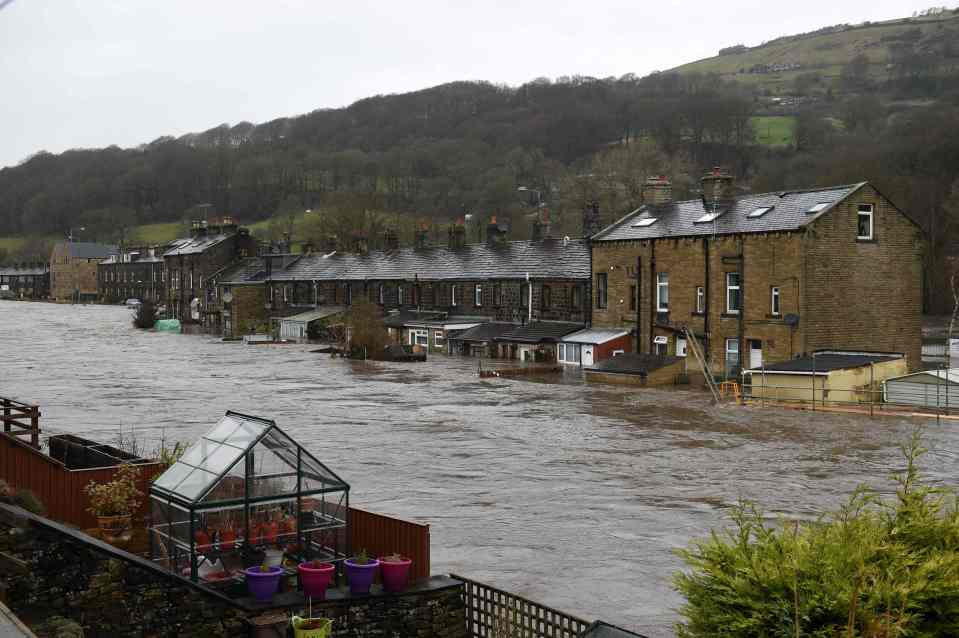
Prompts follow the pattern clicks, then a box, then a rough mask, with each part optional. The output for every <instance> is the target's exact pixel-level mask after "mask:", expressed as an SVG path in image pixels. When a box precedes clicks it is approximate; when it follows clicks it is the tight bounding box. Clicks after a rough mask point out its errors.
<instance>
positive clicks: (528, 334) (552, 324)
mask: <svg viewBox="0 0 959 638" xmlns="http://www.w3.org/2000/svg"><path fill="white" fill-rule="evenodd" d="M582 328H583V324H581V323H572V322H569V321H532V322H530V323H527V324H523V325H520V326H516V327H515V328H514V329H513V330H511V331H509V332H507V333H506V334H503V335H501V336H499V337H496V341H511V342H513V343H544V342H545V343H555V342H557V341H559V340H560V339H561V338H562V337H563V336H564V335H568V334H569V333H571V332H576V331H577V330H582Z"/></svg>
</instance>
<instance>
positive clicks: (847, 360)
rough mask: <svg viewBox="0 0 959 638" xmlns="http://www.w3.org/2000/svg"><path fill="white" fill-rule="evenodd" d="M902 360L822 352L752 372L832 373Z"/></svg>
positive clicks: (878, 355)
mask: <svg viewBox="0 0 959 638" xmlns="http://www.w3.org/2000/svg"><path fill="white" fill-rule="evenodd" d="M896 359H902V355H898V354H888V353H875V354H873V353H846V352H822V353H816V354H815V356H810V357H799V358H798V359H789V360H788V361H781V362H779V363H772V364H769V365H768V366H764V367H763V368H753V369H752V370H751V371H752V372H761V371H766V372H792V373H809V374H812V373H813V371H815V372H816V374H819V373H823V374H825V373H826V372H832V371H833V370H844V369H846V368H861V367H863V366H868V365H870V364H872V363H885V362H887V361H895V360H896Z"/></svg>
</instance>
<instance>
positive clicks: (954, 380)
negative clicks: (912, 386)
mask: <svg viewBox="0 0 959 638" xmlns="http://www.w3.org/2000/svg"><path fill="white" fill-rule="evenodd" d="M918 376H927V377H934V378H935V379H937V380H941V381H945V382H946V383H947V384H950V385H959V368H952V369H950V370H923V371H922V372H913V373H912V374H904V375H902V376H901V377H893V378H891V379H887V380H886V383H890V382H892V381H903V380H905V379H908V378H910V377H918ZM937 382H938V381H937ZM907 383H908V382H907Z"/></svg>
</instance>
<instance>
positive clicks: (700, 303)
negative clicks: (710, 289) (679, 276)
mask: <svg viewBox="0 0 959 638" xmlns="http://www.w3.org/2000/svg"><path fill="white" fill-rule="evenodd" d="M696 312H697V313H699V314H705V313H706V288H704V287H703V286H696Z"/></svg>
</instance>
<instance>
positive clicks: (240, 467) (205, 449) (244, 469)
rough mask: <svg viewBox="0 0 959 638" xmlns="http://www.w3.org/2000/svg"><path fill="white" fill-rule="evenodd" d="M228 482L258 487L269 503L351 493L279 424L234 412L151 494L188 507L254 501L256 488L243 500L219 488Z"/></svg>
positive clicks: (156, 484)
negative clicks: (252, 495)
mask: <svg viewBox="0 0 959 638" xmlns="http://www.w3.org/2000/svg"><path fill="white" fill-rule="evenodd" d="M231 477H232V479H231ZM227 479H230V480H233V481H234V483H235V482H237V481H241V482H243V483H244V484H245V485H247V484H255V485H257V486H258V487H257V489H255V490H253V491H254V492H256V493H255V494H254V496H256V497H259V498H265V499H269V498H282V497H288V496H290V495H295V494H297V493H299V494H302V495H309V494H319V493H322V492H330V491H341V490H349V485H347V483H346V482H344V481H343V480H342V479H341V478H340V477H339V476H337V475H336V474H335V473H334V472H333V471H332V470H330V469H329V468H328V467H326V466H325V465H324V464H323V463H321V462H320V461H319V460H317V459H316V458H315V457H314V456H313V455H312V454H310V453H309V452H308V451H306V449H304V448H303V447H302V446H301V445H299V444H298V443H296V442H295V441H294V440H293V439H291V438H290V437H289V436H287V435H286V433H284V432H283V431H282V430H281V429H280V428H279V427H277V425H276V423H275V422H274V421H271V420H269V419H262V418H259V417H255V416H248V415H245V414H240V413H238V412H229V411H228V412H227V413H226V415H225V416H224V417H223V418H222V419H220V421H219V423H217V424H216V425H215V426H214V427H213V428H212V429H211V430H210V431H209V432H207V433H206V434H204V435H203V436H202V437H200V439H199V440H197V441H196V442H195V443H193V444H192V445H191V446H190V447H188V448H187V449H186V450H185V451H184V452H183V455H182V456H181V457H180V458H179V459H178V460H177V461H176V462H175V463H173V465H171V466H170V467H169V468H167V470H166V471H165V472H163V474H161V475H160V476H159V477H158V478H157V480H156V481H155V482H154V483H153V485H152V486H151V487H150V492H151V494H155V495H162V496H167V497H169V498H170V499H171V500H176V501H179V502H180V503H181V504H184V505H193V504H202V505H201V506H206V505H209V506H213V505H215V504H223V503H224V502H226V501H230V500H236V499H238V498H249V496H250V492H251V489H252V488H251V487H246V488H245V491H244V494H243V495H242V496H241V495H238V494H235V493H233V492H235V490H232V491H231V490H228V489H217V488H218V487H219V486H221V485H223V484H224V483H225V482H226V481H227Z"/></svg>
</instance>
